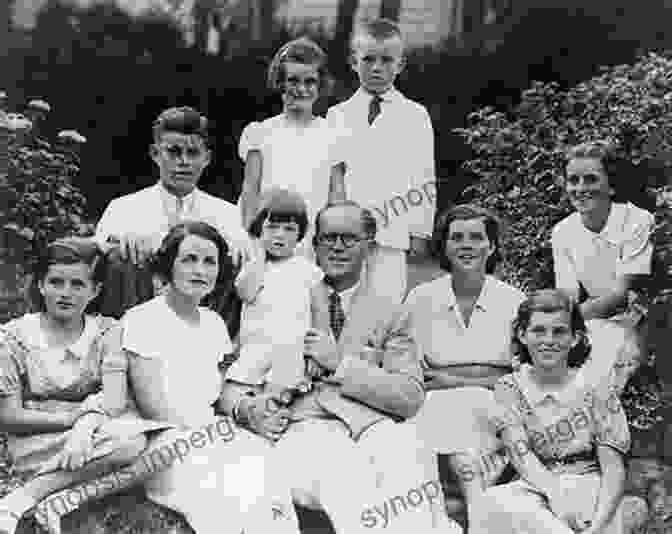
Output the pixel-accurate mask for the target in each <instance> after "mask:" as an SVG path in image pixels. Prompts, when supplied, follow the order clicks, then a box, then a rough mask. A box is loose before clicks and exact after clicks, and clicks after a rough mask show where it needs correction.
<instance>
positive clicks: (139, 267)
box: [95, 107, 249, 316]
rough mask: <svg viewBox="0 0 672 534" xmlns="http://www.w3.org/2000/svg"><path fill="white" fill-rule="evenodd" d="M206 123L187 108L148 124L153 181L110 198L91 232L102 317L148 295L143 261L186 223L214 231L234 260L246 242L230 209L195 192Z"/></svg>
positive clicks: (204, 159)
mask: <svg viewBox="0 0 672 534" xmlns="http://www.w3.org/2000/svg"><path fill="white" fill-rule="evenodd" d="M207 130H208V120H207V118H206V117H204V116H203V115H201V114H200V113H199V112H198V111H196V110H195V109H192V108H190V107H180V108H170V109H167V110H165V111H163V112H162V113H161V114H160V115H159V116H158V118H157V119H156V120H155V121H154V125H153V136H154V143H153V144H152V145H151V147H150V157H151V158H152V160H153V161H154V163H155V164H156V166H157V168H158V171H159V180H158V182H157V183H156V184H155V185H153V186H150V187H146V188H145V189H141V190H140V191H137V192H135V193H132V194H129V195H125V196H122V197H120V198H116V199H114V200H112V202H110V204H109V205H108V206H107V208H106V209H105V212H104V213H103V216H102V217H101V219H100V221H99V222H98V225H97V227H96V236H95V238H96V241H97V242H98V243H99V244H100V245H101V247H103V249H104V250H109V251H110V254H108V257H109V259H110V260H111V261H110V264H111V268H110V271H111V272H110V274H109V280H108V281H107V282H106V284H105V290H104V295H103V310H102V311H103V313H105V314H108V315H113V316H120V315H121V314H122V313H123V312H124V311H125V310H126V309H128V308H129V307H131V306H133V305H135V304H137V303H139V302H141V301H143V300H146V299H148V298H150V297H151V296H152V293H153V284H152V280H151V275H149V272H148V269H147V266H146V261H147V260H148V259H149V257H150V255H151V254H152V253H153V252H154V251H156V249H157V248H158V246H159V244H160V243H161V240H162V239H163V237H164V236H165V235H166V234H167V233H168V231H169V230H170V228H172V227H173V226H175V225H176V224H178V223H180V222H184V221H188V220H194V221H202V222H207V223H209V224H211V225H212V226H214V227H215V228H217V229H218V230H219V232H220V233H221V234H222V236H223V237H224V238H225V239H226V241H227V243H228V244H229V246H230V247H231V248H232V250H233V251H234V254H235V255H236V256H237V257H236V258H234V259H235V260H240V259H241V258H240V257H241V256H243V255H244V254H245V251H247V250H248V247H249V245H248V238H247V234H246V232H245V231H244V230H243V227H242V225H241V222H240V215H239V211H238V209H237V208H236V206H235V205H233V204H231V203H229V202H227V201H225V200H223V199H221V198H217V197H214V196H212V195H209V194H207V193H205V192H204V191H201V190H200V189H198V187H197V186H198V182H199V180H200V178H201V176H202V174H203V171H204V170H205V168H206V167H207V166H208V164H209V163H210V157H211V156H210V150H209V148H208V132H207Z"/></svg>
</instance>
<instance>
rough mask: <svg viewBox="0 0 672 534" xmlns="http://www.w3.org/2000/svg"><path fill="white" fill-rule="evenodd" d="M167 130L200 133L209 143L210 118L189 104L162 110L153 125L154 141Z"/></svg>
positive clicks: (185, 133) (188, 133)
mask: <svg viewBox="0 0 672 534" xmlns="http://www.w3.org/2000/svg"><path fill="white" fill-rule="evenodd" d="M165 132H175V133H180V134H184V135H198V136H200V137H202V138H203V140H204V141H205V142H206V144H207V143H208V119H207V117H205V115H201V114H200V113H199V112H198V111H196V110H195V109H194V108H191V107H188V106H182V107H174V108H168V109H166V110H164V111H162V112H161V113H160V114H159V116H158V117H157V118H156V120H155V121H154V124H153V125H152V133H153V136H154V142H155V143H156V142H158V141H159V140H160V139H161V135H162V134H164V133H165Z"/></svg>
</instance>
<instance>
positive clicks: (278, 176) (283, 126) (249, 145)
mask: <svg viewBox="0 0 672 534" xmlns="http://www.w3.org/2000/svg"><path fill="white" fill-rule="evenodd" d="M343 143H344V139H343V136H342V134H340V130H337V129H336V128H333V127H331V126H329V125H328V124H327V121H326V119H324V118H322V117H315V118H314V119H313V121H312V122H311V123H310V124H309V125H308V126H306V127H302V128H300V127H297V126H295V125H293V124H291V123H289V122H287V120H286V118H285V116H284V114H280V115H276V116H275V117H271V118H270V119H266V120H265V121H263V122H251V123H250V124H248V125H247V126H246V127H245V129H244V130H243V133H242V134H241V136H240V144H239V150H238V153H239V155H240V157H241V159H242V160H243V161H245V160H246V158H247V153H248V152H249V151H250V150H259V151H260V152H261V156H262V174H261V192H262V194H263V192H264V191H265V190H267V189H269V188H271V187H281V188H283V189H289V190H291V191H295V192H296V193H299V194H300V195H301V196H302V197H303V199H304V200H305V201H306V204H307V205H308V220H309V222H310V225H309V229H308V232H307V234H306V236H305V237H304V239H303V240H302V241H301V243H300V249H299V252H300V253H301V254H305V255H306V256H307V257H309V258H312V244H311V241H312V236H313V228H312V227H313V223H314V222H315V215H317V212H318V211H319V210H320V209H321V208H323V207H324V206H326V204H327V200H328V197H329V181H330V176H331V168H332V167H333V166H334V165H337V164H338V163H340V162H342V161H343V156H342V154H341V152H342V151H343V150H342V146H343Z"/></svg>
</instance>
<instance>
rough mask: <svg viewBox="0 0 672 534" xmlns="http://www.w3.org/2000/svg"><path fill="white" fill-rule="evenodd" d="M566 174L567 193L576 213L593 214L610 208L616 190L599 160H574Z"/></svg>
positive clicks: (570, 162)
mask: <svg viewBox="0 0 672 534" xmlns="http://www.w3.org/2000/svg"><path fill="white" fill-rule="evenodd" d="M565 173H566V176H565V191H566V192H567V196H568V197H569V200H570V202H571V203H572V205H573V206H574V208H575V209H576V211H578V212H579V213H582V214H583V213H591V212H595V211H597V210H601V209H603V208H606V207H607V206H609V204H610V202H611V197H612V195H613V193H614V190H613V188H612V187H611V185H610V184H609V177H608V176H607V173H606V171H605V169H604V166H603V165H602V163H601V162H600V160H599V159H596V158H574V159H572V160H570V161H569V163H568V164H567V167H566V169H565Z"/></svg>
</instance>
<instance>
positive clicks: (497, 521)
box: [470, 290, 630, 534]
mask: <svg viewBox="0 0 672 534" xmlns="http://www.w3.org/2000/svg"><path fill="white" fill-rule="evenodd" d="M513 346H514V348H516V347H517V350H518V351H519V353H520V360H521V362H522V363H523V364H522V365H521V368H520V370H519V371H516V372H515V373H513V374H511V375H508V376H505V377H503V378H501V379H500V380H499V382H498V383H497V386H496V388H495V396H496V398H497V402H498V404H499V406H498V413H496V414H493V424H494V426H495V427H496V428H498V429H499V431H500V432H501V435H502V439H503V440H504V442H505V443H506V445H507V449H508V451H509V456H510V458H511V462H512V463H513V465H514V466H515V467H516V470H517V471H518V473H519V474H520V480H517V481H514V482H511V483H509V484H504V485H501V486H495V487H493V488H490V489H488V490H487V491H486V492H485V493H484V495H482V496H481V497H480V498H479V499H478V501H477V502H476V503H475V504H474V507H473V510H472V516H471V518H470V519H471V523H470V526H471V529H470V532H471V533H473V534H480V533H483V534H485V533H490V532H497V533H500V534H505V533H511V534H518V533H520V532H525V533H527V534H536V533H538V534H542V533H543V534H571V533H572V532H582V533H584V534H595V533H600V534H607V533H616V532H621V522H620V521H619V520H615V519H614V513H615V511H616V509H617V506H618V504H619V502H620V500H621V497H622V494H623V487H624V482H625V467H624V462H623V456H624V455H625V454H627V452H628V449H629V448H630V434H629V431H628V425H627V421H626V418H625V413H624V412H623V408H622V407H621V403H620V401H619V399H618V396H617V395H616V393H615V390H614V389H613V388H611V387H609V386H608V383H607V382H606V381H605V382H603V383H602V384H600V385H599V386H596V385H594V384H590V383H587V382H586V381H585V380H584V376H583V374H582V373H580V372H579V368H580V367H581V365H583V363H584V362H585V361H586V359H587V357H588V354H589V352H590V344H589V342H588V340H587V337H586V326H585V324H584V321H583V318H582V317H581V312H580V310H579V307H578V306H577V304H576V303H574V302H573V301H571V300H570V299H569V298H568V297H567V296H566V295H564V294H563V293H561V292H559V291H554V290H545V291H539V292H535V293H533V294H532V295H531V296H530V297H529V298H528V299H527V300H526V301H525V302H523V304H521V306H520V308H519V310H518V316H517V318H516V320H515V323H514V334H513Z"/></svg>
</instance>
